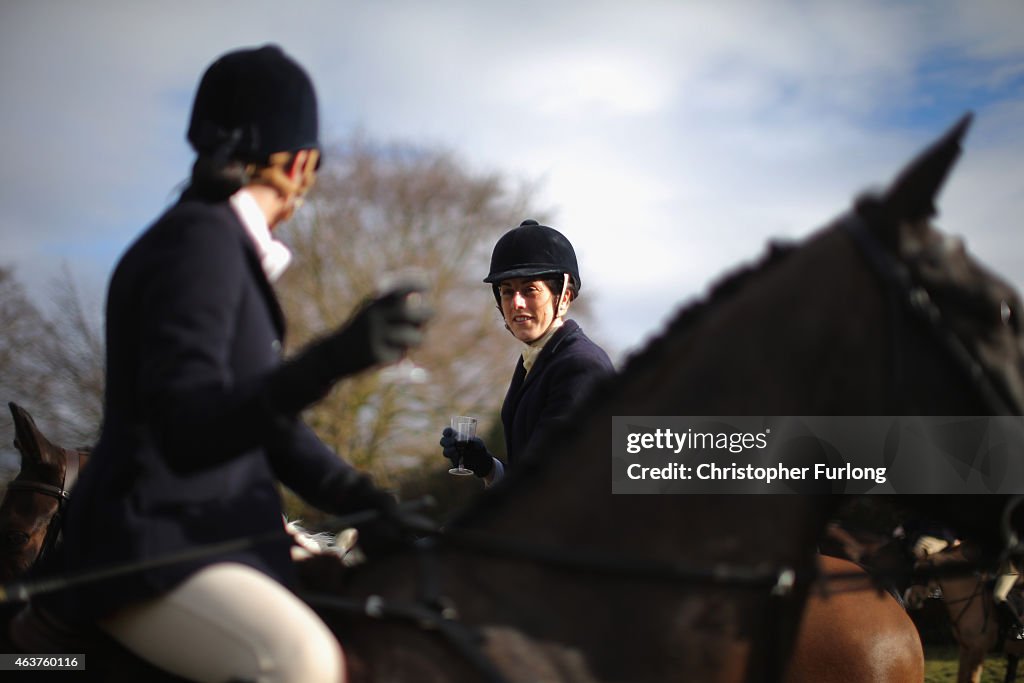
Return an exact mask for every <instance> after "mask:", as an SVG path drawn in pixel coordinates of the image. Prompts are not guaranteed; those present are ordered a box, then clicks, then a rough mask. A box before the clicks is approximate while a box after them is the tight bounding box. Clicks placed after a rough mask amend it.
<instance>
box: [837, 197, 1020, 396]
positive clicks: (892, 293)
mask: <svg viewBox="0 0 1024 683" xmlns="http://www.w3.org/2000/svg"><path fill="white" fill-rule="evenodd" d="M840 225H841V226H842V230H843V231H844V232H846V234H847V235H849V236H850V237H851V238H852V239H853V242H854V244H856V245H857V248H858V250H859V251H860V253H861V255H863V257H864V259H865V260H866V261H867V262H868V265H869V266H870V267H871V269H872V271H874V273H875V274H876V275H877V276H878V278H879V279H880V280H881V281H882V284H883V287H884V288H885V291H886V294H887V301H888V307H889V313H890V318H891V322H892V324H891V325H890V329H891V330H892V338H891V343H892V357H893V368H892V375H893V386H895V387H901V386H902V385H903V384H904V382H905V377H904V373H903V368H902V366H901V365H900V362H899V358H900V355H899V350H900V348H901V346H902V345H901V342H902V338H901V330H902V328H903V326H902V325H901V321H902V320H903V316H902V315H901V313H909V314H910V317H911V318H914V319H916V320H918V321H920V322H922V323H923V324H924V326H925V329H927V330H928V332H929V334H930V336H931V338H932V339H934V340H935V341H936V342H938V344H939V346H940V347H941V348H942V349H944V350H945V351H946V354H947V355H948V356H949V357H950V359H951V360H952V361H953V363H954V365H955V366H956V367H958V368H959V369H960V370H961V371H962V372H963V373H964V374H965V376H966V377H967V378H968V380H969V382H970V384H971V386H972V387H973V388H974V390H975V391H976V392H977V395H978V396H979V397H980V398H981V400H982V402H983V403H984V404H985V406H986V407H987V408H988V410H989V414H990V415H1021V414H1022V413H1024V407H1022V406H1021V405H1019V404H1018V402H1017V401H1016V399H1014V397H1012V396H1010V395H1008V394H1007V393H1006V392H1005V391H1003V390H1002V388H1001V387H1000V386H999V385H998V384H997V383H996V382H993V381H992V378H991V376H990V375H989V373H988V372H987V371H986V370H985V368H984V366H983V365H982V364H981V363H980V362H979V361H978V359H977V358H975V357H974V355H973V354H972V353H971V352H970V350H968V348H967V347H966V346H964V343H963V342H962V341H961V340H960V338H959V337H958V336H957V335H956V333H955V332H954V331H953V330H952V329H951V328H950V327H949V325H948V324H946V321H945V320H944V319H943V317H942V312H941V311H940V310H939V307H938V306H936V305H935V302H934V301H932V299H931V296H930V295H929V294H928V290H927V289H926V288H925V287H924V286H923V285H922V284H921V283H919V282H915V280H914V277H913V276H912V275H911V272H910V269H909V268H908V267H907V265H906V264H905V263H903V262H902V261H901V260H899V259H898V258H896V257H894V256H893V255H892V254H891V253H890V252H889V250H887V249H886V248H885V247H884V246H883V245H882V244H881V242H879V240H878V237H876V236H875V234H874V233H873V232H872V231H871V230H870V228H868V226H867V223H866V222H865V221H864V219H862V218H861V217H860V216H859V215H857V213H856V212H855V211H852V212H850V213H848V214H847V215H846V217H845V218H844V219H843V220H842V223H841V224H840Z"/></svg>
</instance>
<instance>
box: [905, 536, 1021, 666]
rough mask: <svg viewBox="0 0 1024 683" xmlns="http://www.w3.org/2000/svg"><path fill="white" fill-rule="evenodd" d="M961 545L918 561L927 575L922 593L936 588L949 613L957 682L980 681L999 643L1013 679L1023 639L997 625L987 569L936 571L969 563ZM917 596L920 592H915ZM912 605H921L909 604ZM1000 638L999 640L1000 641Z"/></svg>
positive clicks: (991, 577)
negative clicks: (987, 657)
mask: <svg viewBox="0 0 1024 683" xmlns="http://www.w3.org/2000/svg"><path fill="white" fill-rule="evenodd" d="M969 555H970V550H969V548H965V546H964V544H957V545H954V546H950V547H949V548H946V549H945V550H941V551H939V552H937V553H935V554H934V555H929V556H927V557H925V558H923V559H921V560H919V561H918V562H917V567H918V568H919V569H922V570H924V572H925V573H926V574H927V575H928V577H929V578H928V580H927V585H926V586H925V587H924V591H922V592H925V593H932V592H933V591H934V590H935V589H936V588H938V590H939V591H940V592H941V595H942V603H943V605H944V606H945V608H946V612H947V613H948V615H949V625H950V628H951V630H952V632H953V638H954V639H955V640H956V643H957V649H958V651H959V656H960V663H959V668H958V670H957V683H979V682H980V681H981V674H982V671H983V670H984V667H985V657H986V656H988V654H989V653H990V652H992V651H993V650H994V649H996V646H997V645H1001V646H1002V648H1003V652H1005V653H1006V658H1007V668H1006V681H1007V683H1009V682H1010V681H1013V680H1014V679H1015V678H1016V671H1017V663H1018V661H1019V659H1020V657H1021V655H1022V654H1024V641H1021V640H1018V639H1017V638H1015V637H1014V636H1013V635H1012V633H1009V634H1008V633H1004V632H1003V629H1001V628H1000V624H999V618H998V615H997V613H996V609H995V604H994V603H993V600H992V586H991V583H992V579H993V576H992V574H991V573H989V572H981V571H975V572H953V573H941V572H935V571H934V570H936V569H942V568H949V567H956V566H970V564H971V563H972V561H973V558H970V557H969ZM917 595H918V596H920V595H921V593H918V594H917ZM912 606H913V607H917V606H920V605H919V604H917V605H912ZM1000 641H1001V642H1000Z"/></svg>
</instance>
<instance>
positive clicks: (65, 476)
mask: <svg viewBox="0 0 1024 683" xmlns="http://www.w3.org/2000/svg"><path fill="white" fill-rule="evenodd" d="M8 407H9V408H10V411H11V416H12V417H13V418H14V429H15V439H14V446H15V448H17V449H18V452H19V453H20V454H21V469H20V471H19V472H18V474H17V475H16V476H15V478H14V479H13V480H11V481H10V482H8V484H7V491H6V492H5V494H4V497H3V501H2V502H0V583H3V582H6V581H11V580H13V579H16V578H19V577H21V576H24V575H25V574H27V573H28V572H29V570H30V569H31V568H32V567H33V566H35V564H36V563H37V562H38V561H39V560H40V559H41V558H42V557H43V556H44V555H45V554H46V553H47V552H48V551H49V550H50V549H51V548H52V547H53V544H54V543H55V542H56V540H57V533H58V531H59V526H60V516H61V512H62V510H63V508H64V502H65V501H66V500H67V498H68V494H69V492H70V491H71V488H72V487H73V486H74V484H75V480H76V479H77V478H78V472H79V471H80V470H81V468H82V467H84V466H85V464H86V462H88V460H89V451H90V449H88V448H63V447H61V446H57V445H55V444H54V443H53V442H51V441H50V440H49V439H48V438H46V436H45V435H43V433H42V432H41V431H40V430H39V428H38V427H37V426H36V423H35V420H33V419H32V416H31V415H30V414H29V413H28V411H27V410H25V409H24V408H22V407H21V406H19V405H17V404H15V403H8Z"/></svg>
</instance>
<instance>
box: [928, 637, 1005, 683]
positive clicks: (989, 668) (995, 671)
mask: <svg viewBox="0 0 1024 683" xmlns="http://www.w3.org/2000/svg"><path fill="white" fill-rule="evenodd" d="M924 659H925V661H924V680H925V683H956V671H957V667H958V665H959V660H958V656H957V651H956V647H953V646H927V645H926V646H925V648H924ZM1021 669H1024V666H1022V667H1018V670H1017V675H1018V679H1019V678H1020V674H1021V673H1022V671H1021ZM1005 675H1006V656H1005V655H1003V654H1002V653H999V654H994V655H989V657H988V658H987V659H985V668H984V669H983V670H982V673H981V682H982V683H1003V676H1005Z"/></svg>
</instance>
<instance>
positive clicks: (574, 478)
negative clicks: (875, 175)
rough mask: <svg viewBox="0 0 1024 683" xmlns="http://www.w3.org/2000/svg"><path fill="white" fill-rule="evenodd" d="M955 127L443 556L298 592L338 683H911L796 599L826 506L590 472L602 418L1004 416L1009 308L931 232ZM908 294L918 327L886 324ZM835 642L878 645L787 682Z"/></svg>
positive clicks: (832, 600)
mask: <svg viewBox="0 0 1024 683" xmlns="http://www.w3.org/2000/svg"><path fill="white" fill-rule="evenodd" d="M966 126H967V122H966V120H965V121H963V122H961V123H959V124H958V125H957V126H955V127H954V128H953V129H952V130H951V131H950V132H949V133H947V134H946V135H945V136H943V137H942V138H941V139H940V140H939V141H938V142H937V143H936V144H935V145H933V146H932V147H930V148H928V149H927V150H925V152H924V153H923V154H922V155H921V156H920V157H918V158H917V159H915V160H914V161H913V162H912V163H911V164H910V165H909V166H908V167H907V169H906V170H905V171H904V172H902V173H901V174H899V175H898V176H897V178H896V180H895V181H894V182H893V183H892V184H891V185H890V187H889V188H888V189H887V190H886V191H884V192H883V193H880V194H874V195H868V196H865V197H863V198H862V199H860V200H858V201H857V202H856V203H855V205H854V207H853V208H852V209H851V210H850V211H848V212H846V213H844V214H843V215H841V216H840V217H839V218H838V219H837V220H836V221H835V222H833V223H832V224H830V225H829V226H826V227H825V228H824V229H822V230H821V231H819V232H818V233H816V234H815V235H812V236H811V237H810V238H808V239H807V240H806V241H804V242H803V243H802V244H801V245H799V246H793V247H787V248H781V247H775V248H772V249H771V250H770V251H769V253H768V255H767V256H766V257H765V258H764V259H763V260H762V261H761V262H760V263H758V264H755V265H754V266H751V267H749V268H746V269H744V270H743V271H741V272H738V273H736V274H734V275H733V276H730V277H728V278H726V279H725V280H723V281H722V282H721V283H720V284H719V285H718V286H716V287H715V288H714V289H713V290H712V291H711V292H710V294H709V295H708V297H707V298H706V299H705V300H703V301H698V302H696V303H694V304H691V305H689V306H687V307H686V308H684V309H683V310H682V311H681V312H680V313H679V314H678V315H677V316H676V318H675V320H674V321H673V322H672V323H671V324H670V325H669V326H668V328H667V329H666V330H665V331H664V333H663V334H662V335H660V336H659V337H658V338H657V339H655V340H654V341H652V342H651V343H649V344H648V345H647V347H646V348H645V349H644V350H642V351H641V352H639V353H638V354H635V355H634V356H632V357H631V358H630V359H629V360H628V362H627V364H626V366H625V367H624V369H623V371H622V372H621V373H620V374H619V375H617V376H615V377H612V378H609V379H608V380H606V381H605V382H604V383H603V384H602V385H601V386H599V387H598V388H597V389H596V390H595V391H594V392H593V393H592V394H591V395H590V396H589V397H588V398H586V399H585V400H583V401H582V402H581V403H580V405H579V407H578V409H577V410H576V411H575V413H574V415H573V416H572V418H571V419H570V420H568V421H566V423H565V424H564V425H563V426H562V428H561V429H559V430H557V431H554V432H551V433H549V435H548V438H547V440H546V441H545V442H544V443H543V444H542V445H541V446H540V447H539V448H538V449H536V450H535V451H534V452H533V453H531V454H530V455H528V456H527V457H525V458H524V460H523V462H522V463H520V464H519V465H518V466H517V468H515V469H513V470H512V471H510V472H509V474H508V476H507V477H506V478H505V480H503V481H502V482H501V483H499V484H498V485H496V486H494V487H493V488H492V489H490V490H488V491H487V493H486V494H485V495H482V496H481V497H480V498H479V499H478V500H477V501H476V502H475V503H473V504H472V505H470V506H469V507H467V508H465V509H464V510H463V511H461V512H460V514H459V515H458V516H457V517H456V518H454V519H452V520H451V521H450V522H449V523H448V524H446V525H445V528H444V530H443V531H442V532H440V533H433V532H432V531H431V529H430V528H429V527H428V526H420V527H417V529H418V530H419V532H420V533H421V534H422V538H420V539H419V540H418V541H417V542H416V543H415V544H414V545H413V546H412V548H411V549H406V550H403V551H397V552H395V553H394V554H392V555H386V556H381V557H376V558H373V560H372V561H371V562H369V563H367V564H365V565H363V566H361V567H359V568H356V569H354V570H351V571H347V572H344V573H342V574H341V575H340V576H336V577H334V579H333V580H331V581H327V580H324V581H322V585H318V586H317V587H316V589H315V590H313V589H307V590H305V591H304V592H303V596H304V597H305V598H306V599H307V600H308V602H309V603H310V604H312V605H313V606H314V607H316V608H317V609H319V610H320V611H321V612H322V613H323V614H324V616H325V618H327V619H328V621H329V622H330V623H331V624H332V626H333V627H334V628H335V630H336V632H337V633H338V635H339V638H340V640H341V641H342V643H343V645H344V646H345V649H346V652H347V653H348V659H349V673H350V678H351V680H352V681H355V682H359V681H374V682H378V683H379V682H382V681H425V682H429V681H456V682H461V681H467V682H468V681H474V682H476V681H490V682H494V683H497V682H499V681H502V682H507V683H513V682H518V681H561V682H572V683H576V682H585V683H595V682H602V683H608V682H611V681H626V680H628V681H636V682H638V683H645V682H654V681H658V682H659V683H660V682H661V681H667V680H700V681H710V682H714V683H733V682H739V681H746V682H748V683H749V682H756V681H777V680H786V681H788V682H789V683H800V682H802V681H807V680H824V681H828V680H829V679H828V678H818V676H824V675H826V674H828V675H832V676H833V680H844V681H857V680H858V677H859V679H860V680H872V679H871V678H869V676H871V675H874V672H878V671H886V672H889V674H890V675H891V676H893V678H892V680H897V681H898V680H899V678H898V676H903V677H905V680H920V679H921V677H920V674H919V672H920V650H919V644H918V647H914V646H913V642H914V641H913V638H914V637H915V635H914V634H913V632H912V630H909V629H911V627H909V626H907V622H906V621H902V622H901V621H900V620H898V619H890V618H889V617H891V611H892V603H891V602H886V600H885V599H876V597H875V595H874V594H872V593H870V592H869V591H860V592H858V593H857V595H851V596H846V597H845V598H843V599H842V603H840V602H837V600H839V598H838V597H837V596H830V597H828V598H826V597H824V596H822V595H818V594H816V593H815V592H813V589H812V586H813V585H814V584H815V581H817V580H818V579H819V578H820V571H819V569H818V559H817V557H816V554H815V542H816V540H817V539H818V538H819V537H820V534H821V532H822V530H823V528H824V526H825V524H826V522H827V520H828V519H829V517H830V515H831V513H832V512H833V511H834V509H835V506H836V504H837V500H836V499H835V497H832V496H811V495H774V496H773V495H730V496H708V495H613V494H612V493H611V472H610V470H609V469H608V468H607V464H606V465H605V466H603V467H602V466H599V465H598V466H595V463H594V462H593V460H594V458H595V457H599V456H600V454H608V453H610V451H611V448H610V439H611V419H612V417H613V416H616V415H673V414H675V415H885V414H892V415H978V414H993V413H994V414H1002V413H1014V414H1017V413H1019V412H1020V406H1021V405H1024V401H1022V398H1024V380H1022V376H1021V375H1022V373H1021V368H1022V358H1021V336H1020V330H1019V328H1018V327H1017V324H1016V317H1015V313H1014V311H1017V310H1019V300H1018V299H1017V297H1016V294H1015V293H1014V292H1013V291H1012V289H1011V288H1009V286H1008V285H1006V284H1005V283H1003V282H1002V281H1000V280H998V279H997V278H995V277H993V276H991V275H989V274H988V273H987V272H986V271H985V270H984V269H983V268H981V267H980V266H979V265H978V264H977V263H976V262H975V261H974V260H973V259H972V258H971V257H969V256H968V255H967V253H966V252H965V251H964V249H963V248H962V245H960V244H958V243H956V242H955V241H954V240H951V239H949V238H947V237H945V236H944V235H943V234H942V233H940V232H939V231H937V230H936V229H935V228H934V227H933V226H932V225H931V224H930V222H929V219H930V218H931V216H932V214H933V212H934V200H935V197H936V195H937V193H938V189H939V187H940V186H941V184H942V182H943V180H944V179H945V177H946V175H947V174H948V172H949V170H950V168H951V167H952V164H953V161H954V160H955V158H956V156H957V154H958V151H959V147H960V140H961V138H962V137H963V134H964V132H965V130H966ZM893 272H896V273H899V274H900V276H894V275H893ZM902 275H905V277H902ZM907 282H909V286H910V287H912V288H913V292H914V293H915V295H914V296H909V297H905V296H903V295H904V294H906V292H905V291H903V289H901V288H902V287H903V286H904V284H906V283H907ZM925 294H927V295H930V298H929V300H928V303H929V304H930V306H929V307H927V308H926V309H925V310H927V311H928V312H929V314H928V315H920V314H919V313H915V312H914V310H913V309H912V308H911V307H910V305H909V304H907V303H906V302H907V301H910V302H911V303H913V304H914V305H917V306H920V305H921V304H922V296H923V295H925ZM840 304H841V305H840ZM931 313H937V315H931ZM968 363H970V364H968ZM428 532H429V533H428ZM829 580H830V581H831V580H838V579H837V577H836V576H835V571H834V570H833V571H832V573H831V575H830V579H829ZM809 595H810V596H811V597H809ZM809 600H821V601H822V605H823V608H824V609H826V610H832V614H837V613H843V614H847V615H848V616H845V617H843V618H842V620H840V619H838V618H834V617H827V618H824V619H822V618H821V616H820V615H819V616H817V617H814V616H813V612H812V611H811V610H812V609H815V607H814V605H815V603H809ZM854 602H856V603H857V604H858V605H859V607H858V609H857V610H853V614H852V615H849V614H848V613H849V612H850V610H848V609H846V608H845V607H846V606H847V605H848V603H854ZM840 605H842V606H844V608H843V609H842V610H840V609H839V608H840ZM858 610H862V611H863V614H860V613H859V612H858ZM802 619H804V620H806V621H802ZM849 619H855V620H857V622H858V623H861V624H864V623H868V624H875V625H876V626H877V628H876V630H875V633H874V634H871V632H870V631H868V632H867V634H868V635H869V636H871V635H874V638H871V637H869V638H865V639H861V640H859V641H856V640H854V644H855V647H852V648H845V647H844V648H843V649H842V651H843V652H845V655H844V656H843V662H842V663H841V664H835V663H834V659H833V658H832V657H833V656H834V655H836V654H837V653H838V652H839V651H840V648H838V647H837V648H831V649H830V648H829V647H828V643H831V642H833V640H827V641H826V643H825V644H822V643H821V642H820V641H819V642H818V644H817V645H816V646H813V647H812V650H811V651H810V652H808V653H806V657H804V656H802V655H799V656H797V657H794V658H793V661H792V662H790V659H791V654H792V653H793V652H794V649H795V648H797V647H799V646H800V643H801V642H804V643H806V642H807V640H804V641H801V624H806V626H805V628H806V629H808V630H809V631H813V630H814V629H815V628H819V627H820V625H821V624H820V622H822V621H824V625H825V626H828V625H831V626H832V628H833V629H839V630H838V634H840V635H842V634H843V633H844V632H845V631H846V629H844V625H845V624H846V623H848V621H849ZM883 625H885V627H884V628H883ZM806 632H807V631H805V633H806ZM838 637H839V636H838V635H837V636H835V638H838ZM836 642H837V641H836ZM886 643H897V644H901V645H899V646H898V647H881V646H880V645H884V644H886ZM844 674H845V675H844ZM840 676H842V678H840Z"/></svg>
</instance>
